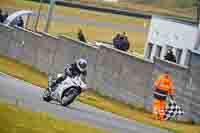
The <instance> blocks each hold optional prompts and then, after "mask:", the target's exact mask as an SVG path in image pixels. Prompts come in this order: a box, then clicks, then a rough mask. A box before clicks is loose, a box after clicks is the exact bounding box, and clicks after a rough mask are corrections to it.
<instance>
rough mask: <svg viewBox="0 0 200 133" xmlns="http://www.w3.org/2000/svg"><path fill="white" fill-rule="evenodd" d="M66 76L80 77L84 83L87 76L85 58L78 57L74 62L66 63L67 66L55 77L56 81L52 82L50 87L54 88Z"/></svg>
mask: <svg viewBox="0 0 200 133" xmlns="http://www.w3.org/2000/svg"><path fill="white" fill-rule="evenodd" d="M67 76H69V77H71V78H74V77H77V76H80V77H81V80H82V81H83V82H84V83H85V84H86V76H87V61H86V60H85V59H82V58H81V59H79V60H77V61H75V63H73V64H71V65H68V67H66V68H65V70H64V74H62V75H61V76H59V77H57V79H56V81H55V82H53V83H52V85H51V86H50V88H54V87H55V86H56V85H57V84H59V83H61V82H62V81H64V80H65V79H66V78H67Z"/></svg>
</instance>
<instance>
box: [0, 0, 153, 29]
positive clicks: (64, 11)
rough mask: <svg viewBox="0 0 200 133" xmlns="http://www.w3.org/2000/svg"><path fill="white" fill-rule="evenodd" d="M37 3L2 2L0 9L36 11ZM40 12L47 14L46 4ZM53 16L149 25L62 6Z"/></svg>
mask: <svg viewBox="0 0 200 133" xmlns="http://www.w3.org/2000/svg"><path fill="white" fill-rule="evenodd" d="M39 5H40V4H39V3H38V2H32V1H27V0H17V1H16V0H3V1H1V2H0V7H2V8H12V9H27V10H33V11H38V9H39ZM41 11H42V12H48V4H43V6H42V10H41ZM54 14H55V15H62V16H79V17H81V18H84V19H93V20H98V21H110V22H115V23H125V24H134V25H138V26H144V23H147V24H148V23H149V20H145V19H141V18H136V17H128V16H123V15H115V14H110V13H102V12H95V11H89V10H83V9H77V8H70V7H64V6H56V7H55V10H54Z"/></svg>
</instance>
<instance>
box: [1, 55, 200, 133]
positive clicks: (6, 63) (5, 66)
mask: <svg viewBox="0 0 200 133" xmlns="http://www.w3.org/2000/svg"><path fill="white" fill-rule="evenodd" d="M0 71H2V72H4V73H7V74H10V75H12V76H14V77H17V78H19V79H22V80H25V81H27V82H30V83H32V84H35V85H38V86H41V87H43V88H46V87H47V75H45V74H44V73H41V72H40V71H38V70H36V69H34V68H32V67H31V66H29V65H25V64H21V63H20V62H18V61H16V60H13V59H10V58H8V57H5V56H0ZM30 75H31V76H30ZM78 100H79V101H81V102H83V103H86V104H89V105H92V106H95V107H98V108H100V109H103V110H106V111H109V112H113V113H116V114H118V115H121V116H124V117H127V118H129V119H133V120H136V121H138V122H141V123H145V124H149V125H153V126H156V127H160V128H164V129H170V130H171V131H175V133H189V132H191V133H200V132H199V131H200V125H192V124H190V123H181V122H174V121H163V122H161V121H156V120H154V119H152V118H151V113H148V112H144V111H143V109H142V108H140V107H139V108H138V107H133V106H130V105H127V104H124V103H122V102H119V101H116V100H113V99H110V98H108V97H103V96H101V95H98V94H97V93H96V92H93V91H87V92H84V93H82V94H81V96H80V97H79V98H78Z"/></svg>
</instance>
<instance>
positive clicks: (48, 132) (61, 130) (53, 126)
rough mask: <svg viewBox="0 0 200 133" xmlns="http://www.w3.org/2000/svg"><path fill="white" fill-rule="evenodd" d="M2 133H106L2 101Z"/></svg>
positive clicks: (0, 122)
mask: <svg viewBox="0 0 200 133" xmlns="http://www.w3.org/2000/svg"><path fill="white" fill-rule="evenodd" d="M0 112H1V113H0V132H1V133H83V132H85V133H106V131H104V130H102V129H97V128H92V127H90V126H89V125H86V124H83V123H77V122H76V123H75V122H71V121H64V120H61V119H58V118H56V117H55V116H50V115H49V114H47V113H43V112H40V113H35V112H31V111H30V110H28V109H24V108H19V107H17V106H15V105H11V104H6V103H3V102H0Z"/></svg>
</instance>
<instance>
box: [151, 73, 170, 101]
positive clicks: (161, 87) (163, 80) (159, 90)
mask: <svg viewBox="0 0 200 133" xmlns="http://www.w3.org/2000/svg"><path fill="white" fill-rule="evenodd" d="M154 86H155V87H156V89H155V90H154V98H157V99H159V100H165V99H166V97H167V95H168V94H169V95H172V94H173V93H174V89H173V88H172V87H173V82H172V79H171V76H170V75H169V74H162V75H161V76H160V77H159V79H157V80H156V81H155V82H154Z"/></svg>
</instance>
